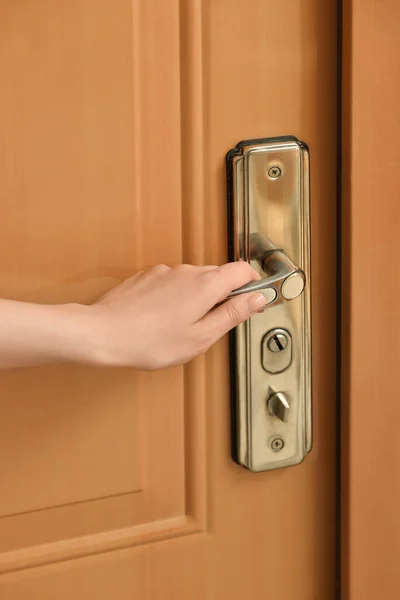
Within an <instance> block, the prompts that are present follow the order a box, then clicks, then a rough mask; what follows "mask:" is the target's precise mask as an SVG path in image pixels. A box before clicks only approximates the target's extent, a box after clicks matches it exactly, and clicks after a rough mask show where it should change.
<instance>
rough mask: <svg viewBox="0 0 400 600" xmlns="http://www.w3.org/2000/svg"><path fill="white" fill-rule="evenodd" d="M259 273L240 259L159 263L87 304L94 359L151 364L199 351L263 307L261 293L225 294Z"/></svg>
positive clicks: (183, 359) (153, 366) (119, 363)
mask: <svg viewBox="0 0 400 600" xmlns="http://www.w3.org/2000/svg"><path fill="white" fill-rule="evenodd" d="M255 279H259V276H258V274H257V273H256V271H254V269H252V268H251V267H250V265H249V264H248V263H245V262H235V263H228V264H226V265H223V266H222V267H194V266H191V265H180V266H179V267H176V268H169V267H167V266H165V265H158V266H156V267H153V268H152V269H150V270H149V271H147V272H145V273H143V272H141V273H138V274H136V275H135V276H134V277H132V278H130V279H128V280H127V281H125V282H124V283H122V284H121V285H119V286H117V287H116V288H114V289H112V290H111V291H110V292H109V293H108V294H106V295H105V296H104V297H103V298H101V299H100V300H99V301H98V302H96V303H95V304H94V305H93V306H92V307H91V311H92V317H93V318H95V319H96V322H97V325H96V326H95V327H96V329H97V339H99V340H101V341H100V342H99V349H100V352H99V356H100V358H99V362H100V363H101V364H105V365H116V366H133V367H136V368H139V369H146V370H154V369H160V368H163V367H168V366H172V365H177V364H182V363H185V362H187V361H189V360H190V359H192V358H194V357H195V356H197V355H199V354H202V353H204V352H205V351H206V350H208V348H209V347H210V346H212V345H213V344H214V343H215V342H216V341H217V340H218V339H219V338H220V337H222V336H223V335H224V334H225V333H227V332H228V331H229V330H230V329H232V328H233V327H235V326H236V325H238V324H239V323H241V322H242V321H245V320H246V319H248V318H249V317H251V315H253V314H254V313H256V312H257V311H260V310H262V309H263V308H264V307H265V299H264V296H263V295H262V294H260V293H252V294H243V295H239V296H236V297H235V298H232V299H230V300H227V301H226V302H224V303H223V304H220V305H219V306H216V305H218V304H219V303H220V302H222V301H223V300H225V298H226V297H227V295H228V294H229V293H230V292H231V291H232V290H233V289H235V288H237V287H239V286H241V285H243V284H245V283H247V282H248V281H251V280H255Z"/></svg>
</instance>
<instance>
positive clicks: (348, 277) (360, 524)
mask: <svg viewBox="0 0 400 600" xmlns="http://www.w3.org/2000/svg"><path fill="white" fill-rule="evenodd" d="M399 19H400V4H399V3H398V2H396V0H387V1H386V2H379V1H378V0H366V1H364V0H363V1H361V0H353V1H352V2H345V3H344V13H343V73H344V77H343V232H344V235H343V286H342V288H343V326H342V341H343V427H342V431H343V434H342V435H343V452H342V473H343V476H342V503H343V508H342V514H343V519H342V534H343V535H342V567H343V585H342V596H343V599H344V600H361V599H362V600H375V599H376V598H379V597H380V598H385V597H391V598H399V597H400V570H399V548H400V524H399V516H398V507H399V503H400V486H399V469H400V466H399V465H400V438H399V426H400V410H399V399H400V392H399V387H400V370H399V358H400V310H399V292H400V270H399V267H398V262H397V261H398V260H399V257H400V249H399V225H400V158H399V157H400V155H399V144H400V118H399V106H400V77H399V73H400V45H399ZM377 340H381V341H382V340H384V341H385V343H384V344H382V345H381V344H380V343H379V342H378V343H377Z"/></svg>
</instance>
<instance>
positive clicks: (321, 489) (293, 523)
mask: <svg viewBox="0 0 400 600" xmlns="http://www.w3.org/2000/svg"><path fill="white" fill-rule="evenodd" d="M335 4H336V3H335V2H333V1H329V2H327V3H325V4H324V7H322V5H321V3H318V2H317V1H316V0H313V1H312V0H307V1H304V0H303V1H302V2H300V0H299V1H296V2H293V1H289V0H287V1H284V2H281V3H279V4H278V3H274V2H272V1H269V0H255V1H254V2H253V3H252V6H251V10H250V9H249V8H248V7H247V8H246V6H245V4H244V3H242V2H239V1H234V2H232V1H231V0H230V1H229V2H228V0H224V1H221V2H218V3H215V2H212V1H211V0H207V1H206V0H204V1H203V2H201V1H200V0H188V1H181V2H177V1H174V0H168V1H165V2H157V1H156V0H146V1H144V0H135V1H133V2H131V1H130V0H119V1H118V2H115V3H110V2H107V1H106V0H97V1H94V0H84V1H79V2H78V1H77V0H76V1H73V2H66V1H64V0H59V1H58V2H55V3H49V2H47V1H46V0H38V1H37V2H35V3H30V2H27V1H24V0H20V1H19V2H11V1H10V2H5V3H3V6H2V7H1V8H0V11H1V19H0V40H1V42H0V48H1V52H0V78H1V84H2V89H3V90H4V93H2V97H1V99H0V106H1V111H0V123H1V132H2V135H1V138H0V139H1V142H0V144H1V146H0V147H1V156H2V159H1V160H0V182H1V183H0V194H1V208H0V210H1V211H2V219H1V226H0V227H1V238H0V244H1V247H2V248H1V249H2V252H1V253H0V261H1V268H0V295H2V296H4V297H10V298H16V299H20V300H28V301H37V302H45V303H52V302H64V301H80V302H85V303H87V302H90V301H92V300H93V299H94V298H96V297H97V296H98V295H99V294H101V293H103V292H104V291H105V290H107V289H109V288H110V287H111V286H112V285H114V284H115V283H117V282H119V281H120V280H121V279H123V278H125V277H127V276H129V275H130V274H131V273H132V272H134V271H135V270H138V269H144V268H147V267H149V266H151V265H153V264H156V263H160V262H163V263H167V264H178V263H180V262H190V263H194V264H220V263H222V262H224V261H226V245H227V241H226V237H227V231H226V189H225V165H224V160H225V153H226V151H227V150H228V149H229V148H231V147H233V146H234V145H235V144H236V142H238V141H239V140H240V139H243V138H252V137H261V136H274V135H283V134H293V135H296V136H297V137H298V138H300V139H303V140H304V141H306V142H307V143H308V144H309V145H310V150H311V165H312V166H311V193H312V200H311V206H312V259H313V262H312V276H313V279H312V297H313V348H314V358H313V374H314V375H313V377H314V378H313V391H314V449H313V451H312V453H311V455H310V456H309V457H308V458H307V460H306V461H305V462H304V463H303V464H301V465H299V466H298V467H295V468H291V469H286V470H281V471H276V472H269V473H261V474H253V473H250V472H247V471H246V470H244V469H243V468H241V467H239V466H237V465H235V464H234V463H233V462H232V460H231V458H230V439H229V438H230V415H229V360H228V343H227V340H226V339H224V340H222V341H221V342H220V343H218V344H217V345H216V346H215V347H214V348H213V349H212V350H210V351H209V352H208V353H207V355H206V356H204V357H200V358H199V359H197V360H195V361H193V362H192V363H190V364H188V365H187V366H185V367H178V368H174V369H170V370H166V371H162V372H158V373H150V374H149V373H139V372H134V371H130V370H97V369H89V368H78V367H65V366H62V367H51V368H49V367H46V368H37V369H24V370H19V371H16V372H7V373H3V374H2V375H1V383H0V386H1V388H0V389H1V400H0V411H1V420H0V552H1V554H0V569H1V571H2V572H3V575H2V576H1V578H0V591H2V592H3V590H4V596H5V597H6V598H7V600H8V599H10V600H20V599H21V598H28V597H29V598H30V599H35V598H40V599H42V598H54V597H57V598H60V600H62V599H63V598H65V599H67V598H74V597H79V598H92V597H94V596H95V597H96V598H99V599H102V598H109V597H110V595H111V594H113V596H115V597H118V598H121V599H125V598H126V599H128V598H129V599H132V598H135V599H136V598H138V599H139V598H140V599H141V598H143V599H144V598H152V600H156V599H160V600H161V599H162V600H166V599H169V598H171V599H176V600H178V599H181V598H182V599H183V598H191V599H194V600H196V599H199V600H211V599H215V600H222V599H224V598H226V597H230V598H233V599H234V598H243V597H248V598H253V597H254V598H258V597H264V596H265V595H267V594H268V595H272V594H273V595H274V596H275V597H276V598H279V599H282V600H289V599H291V598H293V596H294V594H295V595H296V598H297V599H298V600H302V599H304V600H306V599H307V600H309V599H310V598H311V597H317V598H322V597H323V598H324V599H326V600H329V598H333V597H334V594H335V279H336V277H335V264H336V256H335V235H336V234H335V215H336V192H335V177H336V165H335V152H336V140H335V137H336V26H335V22H336V6H335ZM28 567H29V568H28Z"/></svg>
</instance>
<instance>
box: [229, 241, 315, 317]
mask: <svg viewBox="0 0 400 600" xmlns="http://www.w3.org/2000/svg"><path fill="white" fill-rule="evenodd" d="M249 241H250V258H251V259H252V260H256V261H257V262H258V264H259V266H260V268H261V270H262V271H263V273H265V274H266V276H265V277H263V278H261V279H260V280H259V281H251V282H250V283H246V285H243V286H242V287H240V288H237V289H236V290H233V292H231V293H230V294H229V296H228V298H232V297H233V296H237V295H238V294H245V293H248V292H258V291H261V292H263V294H264V296H265V298H266V300H267V304H272V305H273V306H275V305H276V304H282V303H283V302H287V301H289V300H293V299H294V298H297V297H298V296H300V294H301V293H302V292H303V290H304V286H305V274H304V271H302V269H300V267H298V266H297V265H296V264H295V263H294V262H293V261H292V260H290V258H289V257H288V256H287V255H286V254H285V252H284V251H283V250H282V249H280V248H277V247H276V246H275V245H274V244H273V243H272V242H271V241H270V240H268V239H267V238H266V237H264V236H262V235H261V234H259V233H252V234H251V235H250V240H249Z"/></svg>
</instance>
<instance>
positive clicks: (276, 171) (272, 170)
mask: <svg viewBox="0 0 400 600" xmlns="http://www.w3.org/2000/svg"><path fill="white" fill-rule="evenodd" d="M281 175H282V169H281V167H280V166H279V165H271V166H270V167H269V169H268V177H269V178H270V179H279V177H280V176H281Z"/></svg>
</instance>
